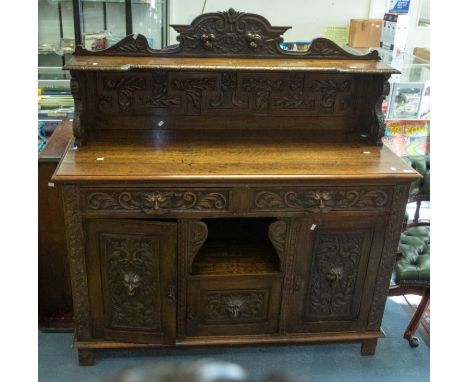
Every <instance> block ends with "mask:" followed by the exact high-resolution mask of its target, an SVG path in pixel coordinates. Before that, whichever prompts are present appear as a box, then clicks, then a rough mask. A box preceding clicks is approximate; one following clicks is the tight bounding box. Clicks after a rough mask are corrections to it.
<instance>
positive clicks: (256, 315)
mask: <svg viewBox="0 0 468 382" xmlns="http://www.w3.org/2000/svg"><path fill="white" fill-rule="evenodd" d="M201 299H202V300H201V301H202V312H203V313H202V317H201V322H202V323H205V324H215V323H216V324H235V323H240V322H242V323H253V322H262V321H265V320H266V318H267V307H268V299H269V292H268V290H261V289H260V290H257V289H256V290H243V291H235V290H233V291H202V297H201Z"/></svg>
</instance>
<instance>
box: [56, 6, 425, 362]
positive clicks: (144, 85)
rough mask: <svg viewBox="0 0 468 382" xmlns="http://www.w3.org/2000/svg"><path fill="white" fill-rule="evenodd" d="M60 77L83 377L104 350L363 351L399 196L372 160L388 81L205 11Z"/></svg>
mask: <svg viewBox="0 0 468 382" xmlns="http://www.w3.org/2000/svg"><path fill="white" fill-rule="evenodd" d="M174 28H175V29H176V30H177V31H178V32H179V33H180V35H179V37H178V41H180V45H178V46H177V47H175V48H171V49H167V50H162V51H157V50H152V49H151V48H150V47H149V46H148V44H147V41H146V39H145V37H143V36H141V35H138V36H129V37H127V38H125V39H124V40H122V41H121V42H119V43H117V44H115V45H113V46H112V47H111V48H109V49H107V50H105V51H101V52H88V51H85V50H84V49H82V48H80V47H77V50H76V52H75V55H74V57H73V58H72V59H71V61H70V62H69V63H68V64H67V66H66V67H67V68H68V69H69V70H70V73H71V75H72V92H73V95H74V98H75V110H76V115H75V119H74V126H73V130H74V137H75V140H74V145H75V147H71V146H70V147H69V149H68V150H67V152H66V154H65V156H64V158H63V160H62V162H61V163H60V166H59V168H58V169H57V171H56V173H55V175H54V178H53V181H54V182H56V183H58V184H60V185H61V187H62V190H63V201H64V206H65V226H66V231H67V239H68V256H69V260H70V271H71V284H72V290H73V303H74V313H75V322H76V338H75V346H76V347H77V348H78V354H79V359H80V364H82V365H90V364H93V362H94V357H93V352H94V351H95V350H98V349H106V348H107V349H117V348H127V349H128V348H144V347H161V346H199V345H203V346H208V345H226V344H229V345H231V344H253V343H255V344H270V343H319V342H360V343H361V344H362V348H361V349H362V350H361V353H362V354H363V355H370V354H373V353H374V351H375V347H376V344H377V339H378V338H380V337H383V336H384V334H383V332H382V331H381V329H380V324H381V321H382V316H383V312H384V307H385V301H386V297H387V292H388V285H389V281H390V276H391V272H392V267H393V262H394V259H395V253H396V249H397V244H398V238H399V232H400V229H401V225H402V221H403V214H404V210H405V205H406V200H407V197H408V189H409V184H410V183H411V181H413V180H414V179H416V178H417V177H418V174H417V173H416V172H415V171H414V170H413V169H411V168H410V167H408V166H407V165H406V164H405V163H403V162H402V161H401V160H400V159H399V158H398V157H397V156H396V155H394V154H393V153H392V152H391V151H390V150H388V149H387V148H385V147H382V144H381V138H382V135H383V132H384V128H385V126H384V122H383V114H382V112H381V104H382V100H383V98H384V96H385V95H386V94H387V93H388V89H389V87H388V81H387V80H388V78H389V77H390V75H391V74H392V73H396V72H397V71H396V70H395V69H393V68H390V67H388V66H386V65H385V64H383V63H381V62H380V61H379V57H378V55H377V54H376V52H373V53H370V54H368V55H365V56H354V55H352V54H350V53H348V52H346V51H345V50H343V49H342V48H340V47H339V46H337V45H336V44H334V43H333V42H331V41H329V40H326V39H316V40H313V41H312V43H311V47H310V49H309V50H308V51H305V52H289V51H283V50H282V49H281V48H280V46H279V42H280V41H282V38H281V34H282V33H284V31H285V30H286V29H287V28H285V27H272V26H271V25H270V24H269V22H268V21H267V20H266V19H264V18H263V17H261V16H259V15H254V14H248V13H241V12H236V11H234V10H229V11H227V12H219V13H207V14H204V15H201V16H199V17H197V18H196V19H195V20H194V21H193V22H192V24H191V25H189V26H181V25H176V26H174Z"/></svg>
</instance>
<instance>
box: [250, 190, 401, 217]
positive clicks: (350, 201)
mask: <svg viewBox="0 0 468 382" xmlns="http://www.w3.org/2000/svg"><path fill="white" fill-rule="evenodd" d="M392 194H393V188H392V187H389V186H380V187H378V186H368V187H365V186H359V187H300V188H256V189H254V190H253V192H252V196H251V198H250V199H251V200H250V210H251V211H253V212H276V211H278V212H313V213H318V212H332V211H352V210H355V211H358V210H388V209H390V207H391V203H392Z"/></svg>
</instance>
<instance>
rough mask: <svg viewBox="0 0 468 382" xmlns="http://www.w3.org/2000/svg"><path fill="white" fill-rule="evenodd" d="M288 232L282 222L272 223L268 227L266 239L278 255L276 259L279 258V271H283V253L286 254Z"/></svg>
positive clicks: (286, 226)
mask: <svg viewBox="0 0 468 382" xmlns="http://www.w3.org/2000/svg"><path fill="white" fill-rule="evenodd" d="M287 232H288V224H287V223H286V221H284V220H278V221H276V222H274V223H271V224H270V226H269V227H268V237H269V239H270V241H271V243H272V244H273V246H274V247H275V250H276V253H277V254H278V257H279V258H280V267H281V268H280V269H281V271H284V269H285V268H286V267H285V264H286V259H285V253H286V249H285V247H286V235H287Z"/></svg>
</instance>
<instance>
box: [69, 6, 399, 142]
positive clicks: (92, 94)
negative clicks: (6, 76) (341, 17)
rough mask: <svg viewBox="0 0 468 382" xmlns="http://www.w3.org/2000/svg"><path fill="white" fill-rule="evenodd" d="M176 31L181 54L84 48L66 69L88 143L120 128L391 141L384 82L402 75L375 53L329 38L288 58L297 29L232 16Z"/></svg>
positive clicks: (134, 41)
mask: <svg viewBox="0 0 468 382" xmlns="http://www.w3.org/2000/svg"><path fill="white" fill-rule="evenodd" d="M174 28H175V29H176V31H177V32H179V36H178V41H179V42H180V43H179V45H178V46H176V47H174V48H168V49H163V50H154V49H151V48H150V47H149V45H148V42H147V40H146V38H145V37H144V36H141V35H138V36H128V37H126V38H125V39H123V40H122V41H121V42H119V43H117V44H115V45H114V46H112V47H110V48H108V49H105V50H102V51H97V52H89V51H86V50H84V49H83V48H80V47H78V49H77V50H76V52H75V57H74V58H72V60H71V62H70V63H69V64H67V66H66V68H68V69H70V72H71V74H72V84H71V86H72V94H73V96H74V98H75V120H74V135H75V138H76V143H77V145H78V146H82V145H84V144H86V142H87V141H88V138H89V137H92V135H93V134H92V133H93V132H95V131H101V130H106V131H107V130H114V129H125V130H142V129H143V130H146V129H200V130H204V129H236V130H239V129H310V130H323V131H325V130H344V131H356V132H357V133H360V134H366V135H368V136H370V137H371V139H372V140H373V142H374V143H375V144H381V142H380V138H381V136H382V135H383V131H384V124H383V114H382V112H381V110H380V109H381V103H382V100H383V98H382V94H383V93H385V92H386V91H387V88H386V87H385V86H384V84H385V83H386V81H387V80H388V77H389V75H390V74H389V73H393V72H396V71H394V70H393V69H392V68H389V67H385V66H384V65H383V66H381V67H380V66H378V65H377V62H378V60H379V59H380V58H379V57H378V55H377V53H376V52H375V51H374V52H372V53H369V54H366V55H354V54H351V53H349V52H348V51H346V50H344V49H342V48H340V47H339V46H338V45H336V44H335V43H333V42H332V41H330V40H327V39H323V38H319V39H316V40H313V41H312V42H311V45H310V48H309V50H307V51H305V52H293V51H285V50H283V49H281V47H280V43H281V42H282V40H283V39H282V37H281V35H282V33H284V32H285V31H286V30H287V29H288V28H289V27H273V26H271V25H270V23H269V22H268V20H266V19H265V18H264V17H262V16H259V15H254V14H249V13H242V12H236V11H234V10H232V9H231V10H229V11H227V12H218V13H207V14H203V15H201V16H199V17H197V18H196V19H195V20H193V22H192V23H191V24H190V25H176V26H174ZM88 56H90V57H89V59H88V58H87V57H88ZM80 57H81V60H80ZM184 57H193V59H192V60H187V59H185V61H184ZM230 57H234V58H237V59H238V61H235V60H234V61H229V58H230ZM239 57H240V58H242V59H240V58H239ZM223 59H226V60H225V61H224V60H223ZM93 60H96V61H93ZM106 60H107V61H106ZM142 60H143V61H142ZM164 60H165V61H164ZM178 60H179V61H178ZM180 60H182V61H180ZM298 60H302V63H301V61H298ZM324 60H332V61H324ZM350 60H352V61H350ZM340 61H342V62H343V63H341V62H340ZM231 62H234V64H230V63H231ZM294 62H296V63H298V62H299V66H297V65H296V66H294ZM346 62H349V63H346ZM361 62H362V63H364V64H363V65H364V66H362V65H361ZM366 62H367V63H366ZM369 63H370V64H369ZM162 64H164V65H166V64H167V65H168V66H164V65H163V66H160V65H162ZM265 65H266V66H265ZM301 65H303V66H301ZM366 65H367V66H366ZM369 65H370V66H369ZM376 65H377V66H376Z"/></svg>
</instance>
